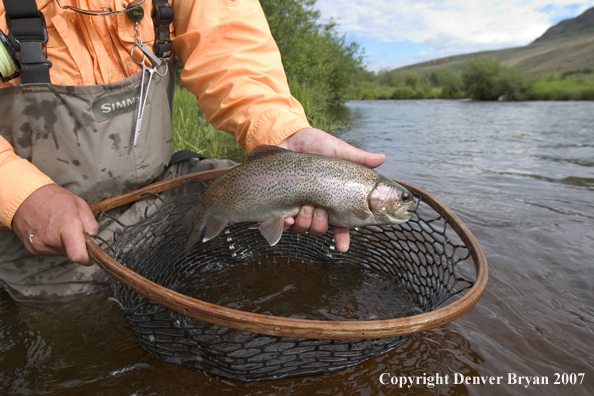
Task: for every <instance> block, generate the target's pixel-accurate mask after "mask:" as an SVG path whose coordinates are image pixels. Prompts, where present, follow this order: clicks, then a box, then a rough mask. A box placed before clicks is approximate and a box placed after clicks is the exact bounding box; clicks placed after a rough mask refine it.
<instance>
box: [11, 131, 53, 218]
mask: <svg viewBox="0 0 594 396" xmlns="http://www.w3.org/2000/svg"><path fill="white" fill-rule="evenodd" d="M48 184H54V182H53V181H52V180H51V179H50V178H49V177H48V176H46V175H45V174H43V173H42V172H41V171H40V170H39V169H37V167H35V165H33V164H32V163H30V162H29V161H27V160H26V159H23V158H20V157H19V156H17V155H16V154H15V152H14V149H13V148H12V146H11V145H10V144H9V143H8V142H7V141H6V139H4V138H3V137H2V136H0V223H2V224H3V225H5V226H6V227H9V228H12V219H13V217H14V214H15V213H16V211H17V210H18V209H19V207H20V206H21V204H22V203H23V202H24V201H25V200H26V199H27V198H28V197H29V195H31V194H32V193H34V192H35V191H36V190H38V189H39V188H41V187H43V186H47V185H48Z"/></svg>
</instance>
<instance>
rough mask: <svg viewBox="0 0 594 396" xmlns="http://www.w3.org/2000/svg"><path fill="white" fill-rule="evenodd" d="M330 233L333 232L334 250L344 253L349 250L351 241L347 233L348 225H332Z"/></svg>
mask: <svg viewBox="0 0 594 396" xmlns="http://www.w3.org/2000/svg"><path fill="white" fill-rule="evenodd" d="M332 233H333V234H334V244H335V245H336V250H338V251H339V252H342V253H345V252H347V251H348V250H349V245H350V243H351V236H350V235H349V228H348V227H332Z"/></svg>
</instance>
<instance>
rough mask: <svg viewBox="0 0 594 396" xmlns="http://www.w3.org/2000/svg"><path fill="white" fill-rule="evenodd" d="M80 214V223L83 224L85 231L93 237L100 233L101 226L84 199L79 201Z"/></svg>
mask: <svg viewBox="0 0 594 396" xmlns="http://www.w3.org/2000/svg"><path fill="white" fill-rule="evenodd" d="M78 212H79V214H80V221H81V222H82V226H83V231H86V232H87V233H89V234H91V235H93V234H97V233H98V232H99V224H98V223H97V220H96V219H95V216H94V215H93V212H92V211H91V208H89V205H87V203H86V202H85V201H83V200H82V199H81V200H80V201H78Z"/></svg>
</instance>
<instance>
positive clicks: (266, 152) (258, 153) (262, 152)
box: [246, 144, 289, 162]
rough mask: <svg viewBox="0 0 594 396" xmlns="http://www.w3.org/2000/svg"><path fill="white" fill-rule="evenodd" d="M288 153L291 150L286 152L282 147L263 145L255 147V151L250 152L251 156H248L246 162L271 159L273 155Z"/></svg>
mask: <svg viewBox="0 0 594 396" xmlns="http://www.w3.org/2000/svg"><path fill="white" fill-rule="evenodd" d="M287 151H289V150H286V149H284V148H282V147H278V146H272V145H269V144H262V145H260V146H256V147H254V149H253V150H252V151H251V152H250V155H249V156H248V158H247V160H246V162H247V161H254V160H257V159H261V158H266V157H270V156H272V155H278V154H282V153H286V152H287Z"/></svg>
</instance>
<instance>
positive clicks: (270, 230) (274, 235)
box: [250, 217, 285, 246]
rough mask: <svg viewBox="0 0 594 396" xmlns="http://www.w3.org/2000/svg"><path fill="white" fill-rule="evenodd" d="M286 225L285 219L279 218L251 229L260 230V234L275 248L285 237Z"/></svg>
mask: <svg viewBox="0 0 594 396" xmlns="http://www.w3.org/2000/svg"><path fill="white" fill-rule="evenodd" d="M284 225H285V219H284V218H283V217H277V218H274V219H270V220H266V221H265V222H263V223H258V224H255V225H254V226H252V227H250V228H258V229H259V230H260V233H261V234H262V236H264V238H266V240H267V241H268V243H269V244H270V246H274V245H276V244H277V243H278V241H280V239H281V236H282V235H283V228H284Z"/></svg>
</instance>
